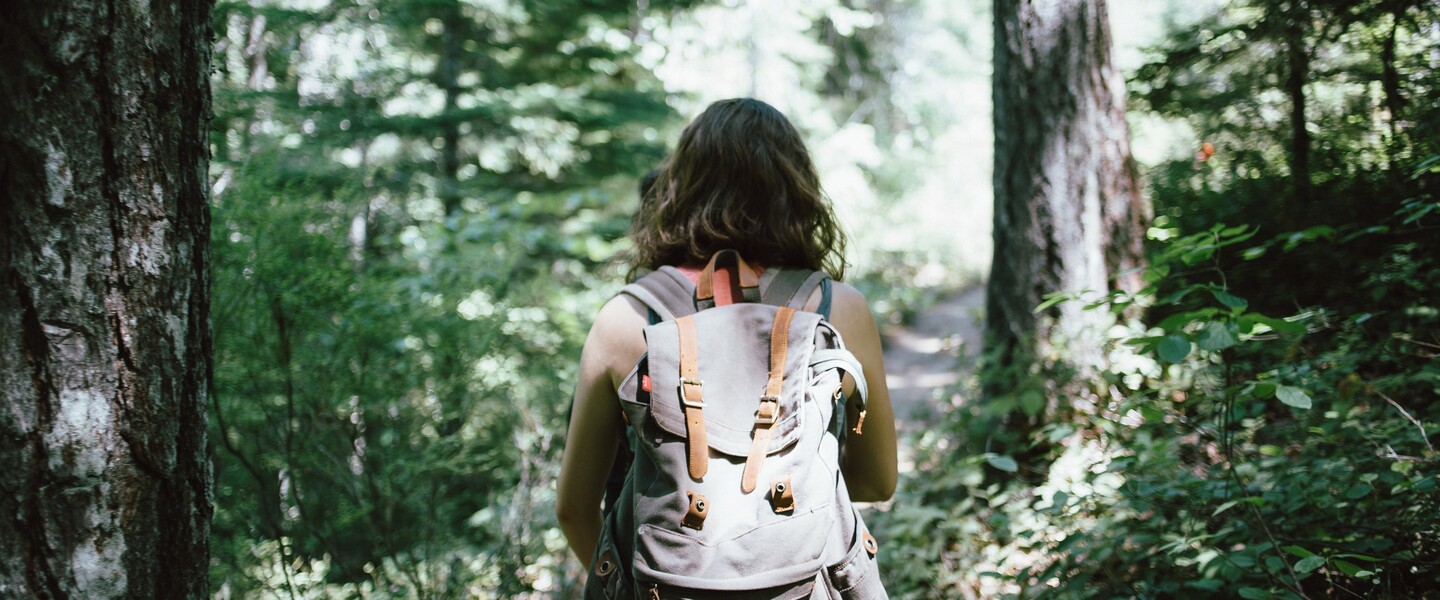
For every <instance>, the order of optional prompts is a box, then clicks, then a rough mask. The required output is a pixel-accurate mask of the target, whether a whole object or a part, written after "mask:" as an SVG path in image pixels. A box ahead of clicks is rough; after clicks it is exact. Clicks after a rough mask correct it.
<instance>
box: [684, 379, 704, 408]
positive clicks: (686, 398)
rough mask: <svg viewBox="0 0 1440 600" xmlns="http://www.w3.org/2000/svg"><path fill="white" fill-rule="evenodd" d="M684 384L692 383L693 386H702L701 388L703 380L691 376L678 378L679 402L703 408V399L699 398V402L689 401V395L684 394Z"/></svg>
mask: <svg viewBox="0 0 1440 600" xmlns="http://www.w3.org/2000/svg"><path fill="white" fill-rule="evenodd" d="M686 385H693V386H697V387H702V388H703V387H705V382H704V381H703V380H700V379H691V378H689V377H681V378H680V403H681V404H684V405H685V406H689V407H691V408H700V409H703V408H705V401H704V400H701V401H699V402H691V401H690V397H689V396H688V395H686V394H685V386H686Z"/></svg>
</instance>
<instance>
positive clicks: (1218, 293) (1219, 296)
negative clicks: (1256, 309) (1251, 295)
mask: <svg viewBox="0 0 1440 600" xmlns="http://www.w3.org/2000/svg"><path fill="white" fill-rule="evenodd" d="M1210 295H1211V296H1214V297H1215V300H1216V301H1218V302H1219V303H1221V304H1224V305H1225V306H1227V307H1230V308H1235V309H1240V310H1244V309H1245V307H1247V306H1250V303H1249V302H1246V301H1245V299H1244V298H1241V297H1239V296H1236V295H1235V294H1232V293H1230V292H1227V291H1224V290H1210Z"/></svg>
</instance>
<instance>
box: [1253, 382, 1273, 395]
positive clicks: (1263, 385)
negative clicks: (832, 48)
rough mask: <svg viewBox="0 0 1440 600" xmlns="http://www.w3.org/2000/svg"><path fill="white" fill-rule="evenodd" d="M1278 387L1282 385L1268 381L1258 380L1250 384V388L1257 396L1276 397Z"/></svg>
mask: <svg viewBox="0 0 1440 600" xmlns="http://www.w3.org/2000/svg"><path fill="white" fill-rule="evenodd" d="M1278 387H1280V386H1278V385H1275V384H1274V383H1272V382H1268V381H1257V382H1255V383H1252V384H1250V390H1251V392H1253V393H1254V394H1255V397H1256V398H1273V397H1275V389H1276V388H1278Z"/></svg>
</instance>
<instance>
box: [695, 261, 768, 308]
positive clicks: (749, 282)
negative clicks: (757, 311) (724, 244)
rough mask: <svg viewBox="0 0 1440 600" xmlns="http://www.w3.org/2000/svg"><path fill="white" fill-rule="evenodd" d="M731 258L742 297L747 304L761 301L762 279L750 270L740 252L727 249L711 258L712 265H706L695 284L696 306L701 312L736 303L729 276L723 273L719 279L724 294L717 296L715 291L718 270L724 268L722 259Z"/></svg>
mask: <svg viewBox="0 0 1440 600" xmlns="http://www.w3.org/2000/svg"><path fill="white" fill-rule="evenodd" d="M730 258H733V259H734V264H735V271H736V274H737V275H738V276H739V281H740V293H741V295H742V297H744V299H745V301H746V302H759V301H760V277H759V276H757V275H756V274H755V270H754V269H752V268H750V265H749V264H746V262H745V259H743V258H741V257H740V253H739V252H736V251H734V250H728V249H727V250H721V251H719V252H716V253H715V255H714V256H711V257H710V263H709V264H707V265H705V269H704V270H702V271H700V278H699V280H698V281H696V284H695V306H696V307H697V308H699V309H700V310H704V309H707V308H711V307H713V306H725V305H727V304H732V303H734V301H735V298H734V295H733V293H732V292H731V286H732V282H731V279H730V276H729V275H727V274H724V273H723V272H722V273H721V275H720V277H719V279H720V284H721V285H722V286H723V287H724V292H723V293H722V294H718V295H717V293H716V292H717V290H716V289H715V288H716V279H717V278H716V269H717V268H723V267H722V263H721V260H722V259H730Z"/></svg>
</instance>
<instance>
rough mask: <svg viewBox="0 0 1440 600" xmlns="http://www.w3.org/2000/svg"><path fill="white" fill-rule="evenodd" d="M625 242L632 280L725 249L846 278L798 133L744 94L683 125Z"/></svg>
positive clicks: (840, 244)
mask: <svg viewBox="0 0 1440 600" xmlns="http://www.w3.org/2000/svg"><path fill="white" fill-rule="evenodd" d="M630 239H631V241H632V242H634V250H633V251H632V253H631V255H630V257H629V261H628V262H629V266H630V275H631V276H632V277H633V276H634V275H635V273H636V272H639V271H643V270H647V269H658V268H660V266H661V265H684V264H697V263H699V264H703V263H705V262H706V261H708V260H709V259H710V256H711V255H712V254H714V253H715V252H717V251H720V250H724V249H726V248H733V249H735V250H737V251H739V252H740V255H741V256H743V257H745V260H747V261H753V262H756V263H759V264H762V265H767V266H783V267H801V268H807V269H814V270H824V271H826V272H828V273H830V275H831V276H832V277H834V278H835V279H837V280H838V279H840V278H841V277H843V276H844V275H845V258H844V256H843V254H844V250H845V234H844V232H842V231H841V230H840V224H839V222H838V221H837V220H836V218H835V211H834V210H833V209H832V208H831V206H830V202H829V200H828V199H827V198H826V197H825V195H824V193H823V192H821V190H820V177H819V176H818V175H816V173H815V165H814V163H812V162H811V161H810V153H809V152H808V151H806V149H805V142H804V141H803V140H801V139H800V132H799V131H796V129H795V126H794V125H791V124H790V121H789V119H786V118H785V115H782V114H780V111H778V110H776V109H775V107H773V106H770V105H769V104H766V103H764V102H761V101H759V100H755V99H752V98H736V99H731V100H721V101H719V102H716V103H714V104H711V105H710V106H709V107H708V108H706V109H705V112H703V113H701V114H700V116H699V117H696V118H695V121H694V122H692V123H690V125H689V126H688V127H686V128H685V131H684V133H682V134H680V143H679V145H678V146H677V147H676V148H675V154H673V155H672V156H671V157H670V158H669V160H667V161H666V163H665V164H664V165H663V166H662V167H661V169H660V172H659V174H658V175H657V177H656V178H655V182H654V185H652V186H650V188H649V189H648V190H647V191H646V192H645V193H644V194H643V196H642V197H641V200H640V210H639V212H637V213H636V214H635V220H634V222H633V223H632V224H631V228H630Z"/></svg>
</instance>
